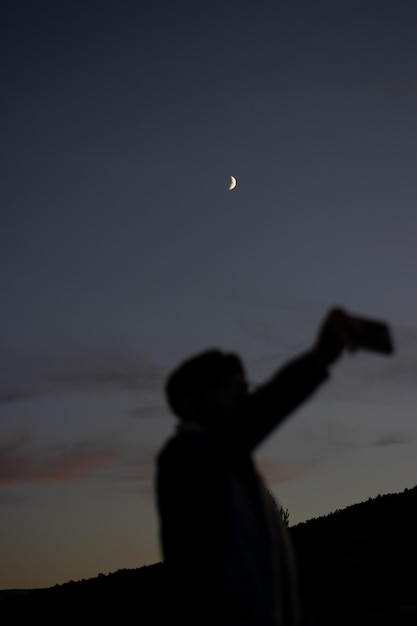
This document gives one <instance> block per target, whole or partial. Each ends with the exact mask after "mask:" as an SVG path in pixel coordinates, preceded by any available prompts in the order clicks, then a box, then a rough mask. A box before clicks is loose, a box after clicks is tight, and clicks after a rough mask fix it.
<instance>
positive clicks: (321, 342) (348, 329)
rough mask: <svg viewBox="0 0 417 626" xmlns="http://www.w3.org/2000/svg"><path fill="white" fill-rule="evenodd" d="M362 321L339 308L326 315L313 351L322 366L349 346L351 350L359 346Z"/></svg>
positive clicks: (331, 361)
mask: <svg viewBox="0 0 417 626" xmlns="http://www.w3.org/2000/svg"><path fill="white" fill-rule="evenodd" d="M359 330H360V322H359V320H357V319H356V318H354V317H352V316H351V315H348V314H347V313H346V312H345V311H343V310H342V309H339V308H335V309H331V310H330V312H329V313H328V314H327V315H326V317H325V319H324V321H323V323H322V325H321V328H320V331H319V334H318V337H317V341H316V344H315V345H314V347H313V350H312V353H313V356H314V357H315V359H316V360H317V363H318V364H319V365H320V366H321V367H324V368H326V367H328V366H329V365H331V364H332V363H333V362H334V361H336V360H337V359H338V358H339V357H340V355H341V354H342V352H343V351H344V350H345V349H346V348H347V349H348V350H350V351H351V352H353V351H354V350H356V348H357V347H358V333H359Z"/></svg>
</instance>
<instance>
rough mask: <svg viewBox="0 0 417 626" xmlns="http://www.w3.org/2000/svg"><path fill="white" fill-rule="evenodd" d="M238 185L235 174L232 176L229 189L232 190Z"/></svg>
mask: <svg viewBox="0 0 417 626" xmlns="http://www.w3.org/2000/svg"><path fill="white" fill-rule="evenodd" d="M236 185H237V181H236V178H235V177H234V176H231V177H230V185H229V191H231V190H232V189H234V188H235V187H236Z"/></svg>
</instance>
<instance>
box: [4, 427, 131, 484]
mask: <svg viewBox="0 0 417 626" xmlns="http://www.w3.org/2000/svg"><path fill="white" fill-rule="evenodd" d="M118 455H119V450H118V448H116V447H110V446H109V447H105V446H104V447H99V446H94V445H92V444H88V443H81V444H77V445H71V446H70V445H68V446H64V445H60V446H51V447H48V448H44V449H31V448H30V446H28V443H27V438H24V439H19V440H18V441H15V442H12V443H10V444H8V445H4V446H1V447H0V485H2V486H12V485H13V486H16V485H45V484H51V483H67V482H72V481H75V480H81V479H84V478H86V477H88V476H90V475H92V474H94V473H95V472H97V471H98V470H100V469H103V468H105V467H108V466H109V465H110V464H111V463H112V462H113V460H114V459H115V458H116V457H117V456H118Z"/></svg>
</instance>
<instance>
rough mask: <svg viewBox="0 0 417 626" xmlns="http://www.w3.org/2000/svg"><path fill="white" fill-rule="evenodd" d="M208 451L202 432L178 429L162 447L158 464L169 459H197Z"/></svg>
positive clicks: (205, 436)
mask: <svg viewBox="0 0 417 626" xmlns="http://www.w3.org/2000/svg"><path fill="white" fill-rule="evenodd" d="M207 449H208V437H207V435H206V433H205V432H204V431H203V430H193V431H192V430H189V431H187V430H185V431H184V430H181V429H179V430H178V431H177V432H176V433H175V434H174V435H172V436H171V437H170V438H169V439H168V440H167V441H166V443H165V444H164V445H163V447H162V448H161V450H160V451H159V454H158V462H159V463H163V462H166V461H169V460H170V459H174V458H180V459H183V460H185V458H187V459H189V458H199V457H200V456H201V455H204V454H205V451H207Z"/></svg>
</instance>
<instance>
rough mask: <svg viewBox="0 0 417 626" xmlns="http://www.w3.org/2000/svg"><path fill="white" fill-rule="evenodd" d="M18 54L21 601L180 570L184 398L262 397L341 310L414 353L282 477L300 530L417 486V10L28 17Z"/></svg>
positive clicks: (4, 357)
mask: <svg viewBox="0 0 417 626" xmlns="http://www.w3.org/2000/svg"><path fill="white" fill-rule="evenodd" d="M0 46H1V59H2V72H1V80H2V100H1V116H0V124H1V145H0V161H1V173H2V176H1V185H0V207H1V209H0V218H1V229H0V237H1V241H0V281H1V283H0V284H1V293H2V316H1V325H0V346H1V351H0V372H1V378H0V435H1V439H0V440H1V444H0V506H1V508H2V516H1V519H2V522H1V523H0V524H1V525H4V528H1V526H0V531H1V532H0V536H2V537H3V541H5V538H6V537H7V541H6V544H7V545H4V546H3V545H2V544H1V543H0V551H1V553H2V555H5V556H4V557H2V560H3V559H4V563H7V566H6V567H2V577H1V578H0V588H7V587H16V586H17V587H18V586H42V585H52V584H55V583H58V582H64V581H66V580H69V579H71V578H72V579H78V578H82V577H88V576H95V575H96V574H97V573H98V571H103V572H108V571H114V570H116V569H118V568H123V567H136V566H140V565H142V564H147V563H152V562H155V561H156V560H158V559H159V558H160V557H159V552H158V541H157V520H156V517H155V513H154V509H153V500H152V480H153V460H154V455H155V451H156V450H157V448H158V446H159V445H160V444H161V443H162V441H163V439H164V437H165V436H166V435H167V434H168V433H169V432H170V431H171V429H172V427H173V422H172V419H171V418H170V416H169V415H168V412H167V409H166V407H165V405H164V401H163V396H162V386H163V380H164V377H165V376H166V373H167V372H168V371H169V369H170V368H171V367H173V366H174V365H175V364H176V363H177V362H178V361H179V360H181V359H182V358H184V357H186V356H189V355H190V354H192V353H193V352H195V351H197V350H201V349H204V348H206V347H210V346H220V347H224V348H227V349H233V350H236V351H238V352H239V353H240V354H241V355H242V356H243V359H244V360H245V362H246V363H247V367H248V373H249V376H250V378H252V379H254V380H255V381H256V380H261V379H262V378H264V377H265V376H267V375H269V374H270V373H271V372H272V370H273V369H274V368H275V367H277V366H279V365H280V364H281V363H282V362H283V361H285V360H286V359H287V358H289V357H291V356H292V355H294V354H295V353H297V352H298V351H300V350H302V349H304V348H307V347H309V345H310V343H311V341H312V340H313V338H314V334H315V330H316V328H317V325H318V323H319V321H320V319H321V317H322V315H323V314H324V313H325V311H326V310H327V308H328V307H329V306H331V305H333V304H340V305H343V306H345V307H346V308H347V309H348V310H351V311H353V312H357V313H360V314H364V315H368V316H375V317H378V318H385V319H387V320H388V321H389V322H390V323H391V324H392V327H393V331H394V335H395V339H396V343H397V346H398V354H397V355H396V357H395V358H394V359H392V360H389V359H385V360H384V359H377V358H376V357H373V356H369V355H358V356H357V357H355V358H354V359H346V360H345V361H344V362H343V363H342V364H340V366H339V367H338V368H337V369H335V373H334V376H333V380H331V381H330V383H329V385H328V386H327V387H326V388H325V389H323V390H322V391H320V393H319V394H318V395H317V397H315V398H314V400H313V401H312V402H311V403H309V404H308V405H307V406H306V407H304V408H303V409H302V411H300V412H299V413H297V415H296V416H294V419H293V420H292V421H291V422H289V423H288V424H287V425H285V426H284V427H283V428H282V429H281V430H280V431H279V433H277V434H276V436H275V437H273V438H272V439H271V441H270V442H268V444H267V445H266V446H265V447H264V448H263V449H262V450H260V452H259V462H260V464H261V466H262V467H263V468H264V469H265V472H266V475H267V478H269V480H270V482H271V484H272V487H273V488H274V489H275V491H276V494H277V496H278V498H279V499H280V500H281V501H282V504H283V505H284V506H285V507H286V508H287V507H288V508H289V510H290V521H291V522H292V523H296V522H298V521H301V520H304V519H307V518H309V517H314V516H317V515H320V514H324V513H328V512H330V511H332V510H334V509H335V508H341V507H343V506H346V505H349V504H351V503H353V502H355V501H360V500H362V499H366V498H367V497H370V496H371V497H372V496H374V495H376V494H377V493H384V492H385V493H386V492H389V491H399V490H402V489H404V488H405V487H410V486H413V485H414V474H415V463H414V459H415V442H416V434H417V433H416V426H415V418H414V404H415V401H416V397H415V394H414V380H415V376H416V369H415V366H416V364H417V358H416V357H417V351H416V337H417V333H416V329H417V326H416V319H417V290H416V289H415V279H414V273H415V270H414V268H415V267H416V266H417V248H416V245H415V233H416V231H417V212H416V200H417V190H416V182H415V181H416V176H415V169H416V163H417V124H416V117H415V111H416V107H417V74H416V72H415V67H416V60H417V7H416V5H415V4H414V3H413V2H411V1H407V2H405V1H401V0H396V1H395V2H393V1H389V2H388V1H379V2H378V3H376V2H367V1H366V0H360V1H357V2H356V1H353V0H350V1H346V2H345V1H344V0H340V1H338V2H337V3H336V2H332V1H330V0H329V1H320V0H317V1H315V2H311V1H304V2H302V1H297V0H295V1H293V2H291V3H289V2H279V1H275V2H268V1H266V0H258V1H256V2H255V1H250V2H244V1H239V2H238V1H233V0H232V1H230V0H223V1H221V2H216V1H214V0H210V1H207V2H194V1H193V2H191V1H190V2H188V1H184V2H172V1H171V2H168V1H166V0H161V1H159V2H158V1H155V0H153V1H152V2H133V1H124V0H118V1H117V2H115V1H100V2H98V1H97V2H96V1H91V0H85V1H83V2H81V1H77V0H73V1H71V2H65V1H62V2H52V1H50V2H42V1H37V2H36V3H35V2H29V1H20V2H19V1H13V2H12V1H7V0H6V1H4V2H3V3H2V6H1V8H0ZM231 175H233V176H235V177H236V178H237V181H238V185H237V187H236V189H235V190H233V191H228V185H229V180H230V176H231ZM98 528H100V529H101V530H100V532H97V529H98ZM40 553H42V554H43V555H45V554H46V555H48V558H47V560H46V561H44V562H45V565H44V566H43V567H42V569H40V567H39V562H38V557H37V555H39V554H40ZM27 562H30V563H32V564H33V565H32V566H31V567H27Z"/></svg>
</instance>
